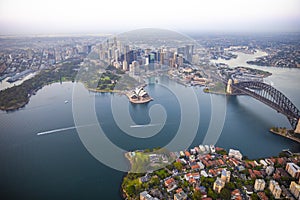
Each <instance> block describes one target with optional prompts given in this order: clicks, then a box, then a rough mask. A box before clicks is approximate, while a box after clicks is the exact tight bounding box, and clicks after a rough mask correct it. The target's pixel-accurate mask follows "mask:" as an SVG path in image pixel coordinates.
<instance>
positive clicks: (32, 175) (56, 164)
mask: <svg viewBox="0 0 300 200" xmlns="http://www.w3.org/2000/svg"><path fill="white" fill-rule="evenodd" d="M254 56H255V55H251V54H250V55H248V54H239V58H242V57H245V59H243V60H240V61H238V62H236V63H234V61H228V64H230V65H231V66H235V65H243V66H246V64H245V60H247V59H251V58H253V57H254ZM224 62H226V61H224ZM252 67H253V66H252ZM257 68H260V69H264V70H268V71H270V72H272V73H273V75H272V76H271V77H268V78H267V80H266V81H267V82H269V83H270V84H272V85H273V86H274V87H276V88H277V89H278V90H280V91H282V92H283V93H284V94H285V95H286V96H287V97H288V98H290V99H291V100H292V102H293V103H294V104H295V105H296V106H297V107H298V108H300V92H299V88H298V86H299V85H300V79H299V77H300V70H299V69H279V68H266V67H257ZM159 83H164V85H176V86H177V87H182V88H181V89H184V86H182V85H179V84H177V83H176V82H174V81H171V80H168V79H166V78H161V79H160V80H159ZM73 86H74V84H73V83H70V82H66V83H62V84H60V83H55V84H51V85H48V86H45V87H44V88H42V89H41V90H39V91H38V92H37V94H36V95H34V96H32V97H31V99H30V102H29V103H28V105H26V106H25V107H24V108H22V109H20V110H18V111H14V112H3V111H1V112H0V163H1V165H0V177H1V178H0V198H1V199H4V198H2V197H6V198H5V199H121V197H120V191H119V190H120V184H121V181H122V176H123V175H124V173H123V172H120V171H117V170H114V169H111V168H110V167H107V166H105V165H103V164H102V163H101V162H99V161H98V160H96V159H95V158H94V157H93V156H92V155H91V154H90V153H89V152H88V151H87V149H85V147H84V145H83V144H82V142H81V140H80V139H79V136H78V134H77V131H76V129H75V128H72V127H74V126H75V124H74V120H73V113H72V101H76V100H78V99H72V92H73ZM145 89H146V90H147V91H148V93H149V94H150V95H151V97H152V98H153V99H154V101H151V102H149V103H148V104H144V105H131V104H128V106H129V110H130V114H131V117H132V119H133V120H134V121H135V122H136V124H147V123H149V122H150V118H149V115H148V113H149V109H150V108H151V106H153V105H154V104H160V105H162V106H163V107H164V108H165V110H166V113H167V120H166V123H165V126H164V127H163V129H162V130H161V131H160V132H159V133H158V134H157V135H155V136H153V137H150V138H147V139H144V138H134V137H132V136H129V135H127V134H125V133H123V132H122V131H121V130H120V128H119V127H118V126H117V124H116V123H115V121H114V118H113V114H112V111H111V100H112V99H113V98H114V100H118V99H119V100H125V99H127V97H126V96H125V95H123V96H120V95H118V94H110V93H107V94H103V93H98V94H96V95H95V108H96V114H97V117H98V121H99V123H100V124H101V127H102V128H103V130H104V132H105V133H106V136H107V138H109V140H111V141H112V142H113V143H114V144H115V145H117V146H118V147H120V148H123V149H125V150H135V149H145V148H152V147H157V146H160V147H162V146H164V145H166V144H167V143H168V142H169V141H170V140H171V139H172V138H173V137H174V135H175V134H176V131H177V129H178V126H179V123H180V114H181V113H180V108H179V106H180V104H179V102H178V100H177V99H176V96H175V95H174V94H172V92H171V91H170V90H168V88H166V87H163V86H161V85H160V84H156V83H154V84H149V85H148V86H147V87H146V88H145ZM202 89H203V88H200V87H198V88H195V93H196V95H197V98H198V102H199V112H200V122H199V124H198V125H199V128H198V131H197V134H196V137H195V139H194V141H193V142H192V145H191V146H195V145H199V144H201V143H202V142H203V139H204V137H205V134H206V132H207V129H208V125H209V122H210V117H211V110H212V109H211V107H212V105H211V98H210V94H205V93H204V92H203V91H202ZM89 98H94V96H93V95H90V97H89ZM214 98H217V99H219V100H221V101H225V102H226V115H225V116H226V117H225V123H224V127H223V129H222V132H221V136H220V138H219V139H218V141H217V143H216V146H220V147H224V148H226V149H227V150H228V149H229V148H236V149H239V150H240V151H241V152H242V154H244V155H247V156H248V157H249V158H260V157H265V156H272V155H277V154H278V153H279V152H280V151H281V150H282V149H290V150H292V151H297V152H299V151H300V147H299V144H297V143H295V142H293V141H290V140H288V139H286V138H282V137H280V136H277V135H273V134H271V133H270V132H269V131H268V130H269V128H270V127H272V126H286V127H289V123H288V120H287V119H286V117H284V116H282V115H281V114H279V113H277V112H276V111H274V110H272V109H271V108H269V107H268V106H266V105H264V104H263V103H261V102H259V101H257V100H255V99H253V98H251V97H248V96H238V97H234V96H231V97H226V96H222V95H215V96H214ZM66 100H67V101H68V102H69V103H67V104H66V103H64V102H65V101H66ZM189 120H190V121H191V122H193V120H194V119H189ZM51 130H54V131H52V132H50V134H44V135H37V134H38V133H40V132H45V131H51ZM55 130H60V131H55ZM186 134H190V133H189V132H188V130H187V132H186ZM104 151H109V150H108V149H107V150H104ZM124 164H126V163H124Z"/></svg>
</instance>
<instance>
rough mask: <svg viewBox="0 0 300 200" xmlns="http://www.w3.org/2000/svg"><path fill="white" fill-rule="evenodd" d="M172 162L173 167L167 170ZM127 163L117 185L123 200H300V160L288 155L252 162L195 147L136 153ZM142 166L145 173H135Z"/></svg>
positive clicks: (211, 148) (237, 155)
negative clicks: (120, 180)
mask: <svg viewBox="0 0 300 200" xmlns="http://www.w3.org/2000/svg"><path fill="white" fill-rule="evenodd" d="M172 156H173V157H175V158H173V160H174V162H170V163H169V164H166V163H168V161H170V158H172ZM126 157H127V158H128V159H129V160H130V162H131V167H132V168H131V172H129V173H127V175H126V176H125V177H124V178H123V182H122V185H121V188H122V192H123V194H122V196H123V198H124V199H131V200H133V199H152V200H158V199H195V200H198V199H202V200H212V199H249V198H251V199H254V200H258V199H279V198H281V199H283V198H284V199H293V198H295V199H298V198H299V190H300V182H299V177H300V167H299V166H300V155H296V154H293V153H291V152H290V151H287V150H283V151H282V152H281V153H280V154H279V156H273V157H268V158H260V159H255V160H252V159H248V158H247V156H243V155H242V153H241V152H240V151H239V150H236V149H229V152H227V151H226V150H225V149H223V148H220V147H215V146H214V145H199V146H196V147H194V148H192V149H189V150H182V151H179V152H168V151H166V150H162V151H159V150H157V149H156V150H153V151H151V150H145V151H141V150H139V151H134V152H129V153H127V156H126ZM137 163H140V164H137ZM141 166H142V167H145V168H143V169H144V170H145V171H144V172H142V171H141V173H133V172H135V171H134V170H137V167H141ZM149 166H160V168H150V170H147V169H149ZM153 169H154V170H153Z"/></svg>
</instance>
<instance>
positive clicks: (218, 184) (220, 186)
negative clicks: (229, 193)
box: [213, 177, 225, 193]
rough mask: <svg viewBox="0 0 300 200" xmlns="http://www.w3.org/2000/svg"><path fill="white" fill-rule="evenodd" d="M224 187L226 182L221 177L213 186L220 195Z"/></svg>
mask: <svg viewBox="0 0 300 200" xmlns="http://www.w3.org/2000/svg"><path fill="white" fill-rule="evenodd" d="M224 186H225V182H224V181H223V180H222V179H221V178H220V177H217V180H216V181H215V182H214V185H213V190H214V191H216V192H217V193H220V192H221V190H222V189H223V187H224Z"/></svg>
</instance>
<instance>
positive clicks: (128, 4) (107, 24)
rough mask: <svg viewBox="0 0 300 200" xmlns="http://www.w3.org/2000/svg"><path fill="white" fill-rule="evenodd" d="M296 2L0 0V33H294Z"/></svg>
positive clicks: (299, 1)
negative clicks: (144, 30)
mask: <svg viewBox="0 0 300 200" xmlns="http://www.w3.org/2000/svg"><path fill="white" fill-rule="evenodd" d="M299 8H300V0H180V1H179V0H172V1H171V0H149V1H146V0H106V1H103V0H0V34H1V35H5V34H55V33H57V34H63V33H102V32H103V33H107V32H114V33H116V32H117V33H118V32H123V31H130V30H134V29H139V28H166V29H171V30H177V31H222V32H273V31H275V32H295V31H297V32H298V31H300V12H299Z"/></svg>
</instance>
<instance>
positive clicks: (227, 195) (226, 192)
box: [220, 188, 231, 200]
mask: <svg viewBox="0 0 300 200" xmlns="http://www.w3.org/2000/svg"><path fill="white" fill-rule="evenodd" d="M220 197H221V199H224V200H226V199H230V197H231V192H230V190H228V189H227V188H223V189H222V190H221V192H220Z"/></svg>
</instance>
